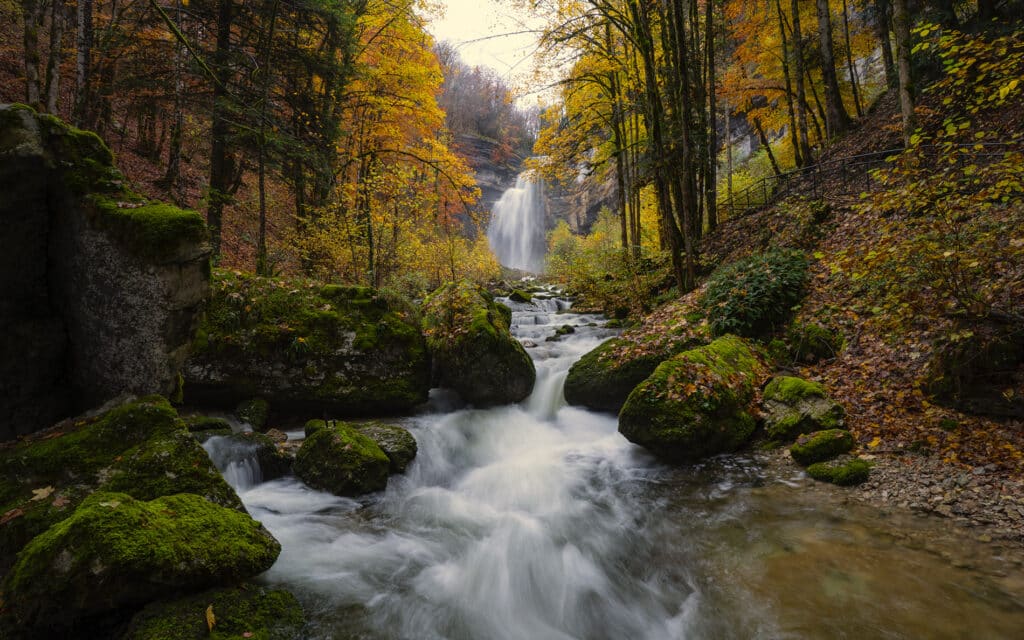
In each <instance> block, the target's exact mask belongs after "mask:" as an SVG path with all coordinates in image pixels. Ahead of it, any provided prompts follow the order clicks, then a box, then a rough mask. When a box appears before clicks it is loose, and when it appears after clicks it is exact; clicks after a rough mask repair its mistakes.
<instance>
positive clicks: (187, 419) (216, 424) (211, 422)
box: [181, 415, 231, 431]
mask: <svg viewBox="0 0 1024 640" xmlns="http://www.w3.org/2000/svg"><path fill="white" fill-rule="evenodd" d="M181 420H182V422H184V423H185V428H186V429H188V430H189V431H211V430H220V429H227V430H228V431H230V430H231V424H229V423H228V421H227V420H225V419H224V418H217V417H214V416H202V415H191V416H182V418H181Z"/></svg>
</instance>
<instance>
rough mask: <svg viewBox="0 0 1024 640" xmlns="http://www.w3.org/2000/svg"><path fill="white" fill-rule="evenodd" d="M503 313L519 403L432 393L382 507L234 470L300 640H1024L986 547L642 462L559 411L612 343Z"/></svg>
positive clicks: (611, 429) (742, 463)
mask: <svg viewBox="0 0 1024 640" xmlns="http://www.w3.org/2000/svg"><path fill="white" fill-rule="evenodd" d="M509 304H510V306H512V307H513V309H514V313H513V325H514V326H513V333H514V334H515V335H516V337H517V338H519V339H520V340H522V341H524V343H526V344H527V345H528V351H529V352H530V354H531V356H532V357H533V358H534V361H535V363H536V365H537V372H538V375H537V384H536V386H535V389H534V392H533V395H531V396H530V397H529V398H528V399H527V400H525V401H524V402H523V403H521V404H519V405H514V406H505V407H497V408H492V409H486V410H474V409H466V408H455V407H454V406H453V405H452V403H451V399H450V398H447V397H445V396H444V394H441V393H435V395H434V396H433V398H432V401H431V403H430V406H429V408H428V409H427V410H426V411H425V412H424V413H423V414H421V415H418V416H416V417H414V418H410V419H407V420H405V421H403V422H402V423H401V424H402V425H403V426H405V427H407V428H408V429H409V430H410V431H411V432H412V434H413V435H414V436H415V438H416V440H417V443H418V445H419V454H418V456H417V458H416V460H415V462H414V463H413V464H412V465H411V467H410V468H409V469H408V471H407V472H406V474H405V475H403V476H394V477H392V478H391V479H390V481H389V484H388V488H387V490H386V491H385V492H383V493H379V494H374V495H371V496H368V497H365V498H362V499H359V500H351V499H346V498H339V497H336V496H333V495H330V494H326V493H321V492H318V491H314V490H312V489H310V488H309V487H306V486H305V485H304V484H302V483H301V482H300V481H298V480H296V479H294V478H285V479H281V480H276V481H273V482H267V483H260V482H258V481H257V478H258V475H256V476H254V474H253V473H252V472H251V471H250V470H249V469H244V470H243V471H244V473H239V469H238V468H237V467H235V468H232V473H231V474H230V477H229V479H230V480H231V481H232V482H233V483H234V484H235V486H236V488H237V489H238V490H239V494H240V495H241V497H242V500H243V502H244V503H245V505H246V507H247V508H248V510H249V511H250V512H251V513H252V515H253V516H254V517H255V518H257V519H258V520H261V521H262V522H263V523H264V524H265V525H266V527H267V528H268V529H269V530H270V531H271V532H272V533H273V534H274V535H275V536H276V537H277V539H278V540H280V541H281V544H282V552H281V556H280V558H279V559H278V561H277V563H276V564H275V565H274V567H273V568H272V569H271V570H270V571H269V572H267V573H266V574H264V575H263V576H262V577H261V581H262V582H264V583H266V584H269V585H279V586H283V587H286V588H288V589H290V590H292V591H293V592H294V593H295V594H296V596H297V597H298V598H299V599H300V601H301V602H302V603H303V605H304V607H305V608H306V611H307V614H308V616H309V618H310V621H311V623H310V628H309V629H308V637H309V638H310V639H311V640H327V639H331V640H342V639H356V638H359V639H367V640H370V639H372V640H378V639H380V640H384V639H389V640H391V639H409V640H434V639H441V638H445V639H451V640H456V639H458V640H568V639H570V638H573V639H580V640H604V639H607V640H613V639H614V640H633V639H636V640H641V639H643V640H647V639H650V640H658V639H683V638H694V639H703V638H721V639H729V640H732V639H736V638H772V639H774V638H821V639H834V638H914V639H917V638H972V639H973V638H1017V637H1021V636H1020V634H1021V630H1022V629H1024V578H1022V576H1021V572H1020V567H1019V566H1013V565H1010V564H1009V563H1008V561H1007V560H1005V559H1002V558H1000V557H997V556H996V557H994V556H993V554H992V552H991V547H988V546H985V545H983V544H981V543H974V542H973V541H971V540H967V539H964V538H958V537H956V536H954V535H952V534H951V533H950V532H949V531H948V530H947V528H946V527H945V526H944V525H943V523H942V521H940V520H936V519H927V518H920V517H916V516H913V515H910V514H900V513H885V512H881V511H878V510H877V509H872V508H869V507H866V506H862V505H860V504H858V503H856V502H854V501H852V500H849V499H848V498H847V497H846V494H845V491H846V490H842V489H835V488H832V487H827V486H823V485H819V484H817V483H814V482H813V481H811V480H809V479H807V478H806V477H805V476H804V475H803V474H802V473H801V472H800V471H799V470H797V469H796V468H795V467H794V468H787V467H785V466H782V467H780V465H777V464H776V465H771V464H767V463H766V462H765V460H764V459H763V458H761V457H758V456H757V455H756V454H748V455H743V454H739V455H729V456H720V457H718V458H715V459H713V460H710V461H708V462H705V463H703V464H700V465H694V466H689V467H685V468H669V467H667V466H665V465H662V464H660V463H658V462H657V461H655V460H654V459H652V458H651V457H649V456H648V455H646V454H645V453H644V451H643V450H642V449H640V448H638V447H636V446H634V445H632V444H630V443H629V442H627V441H626V440H625V439H624V438H622V437H621V436H620V435H619V434H618V433H617V431H616V419H615V417H614V416H612V415H605V414H598V413H592V412H589V411H584V410H581V409H578V408H573V407H569V406H565V403H564V400H563V399H562V392H561V389H562V383H563V381H564V379H565V375H566V372H567V371H568V368H569V367H570V365H571V364H572V362H574V361H575V359H577V358H578V357H579V356H580V355H582V354H583V353H585V352H587V351H589V350H590V349H592V348H593V347H595V346H596V345H598V344H599V343H600V342H601V341H602V340H604V339H606V338H607V337H609V336H610V335H612V334H613V332H612V331H611V330H608V329H602V328H600V327H599V326H598V324H599V323H600V318H598V317H596V316H589V315H581V314H559V313H557V311H558V310H559V309H562V308H564V307H565V306H567V305H566V304H565V303H564V302H562V301H558V300H554V299H552V300H544V301H539V302H538V303H537V304H516V303H509ZM564 324H569V325H572V326H573V327H574V328H575V329H576V331H575V333H572V334H569V335H567V336H564V337H563V338H562V339H561V340H559V341H553V342H548V341H546V338H547V337H549V336H551V335H553V334H554V331H555V329H556V328H557V327H559V326H561V325H564ZM291 435H292V436H293V437H297V436H301V434H291Z"/></svg>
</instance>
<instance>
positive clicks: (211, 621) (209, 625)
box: [206, 604, 217, 632]
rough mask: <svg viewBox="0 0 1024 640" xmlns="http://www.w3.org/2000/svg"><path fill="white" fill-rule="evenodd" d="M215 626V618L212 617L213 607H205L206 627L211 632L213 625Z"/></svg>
mask: <svg viewBox="0 0 1024 640" xmlns="http://www.w3.org/2000/svg"><path fill="white" fill-rule="evenodd" d="M216 624H217V617H216V616H215V615H213V605H212V604H211V605H210V606H208V607H206V627H207V628H208V629H209V630H210V631H211V632H212V631H213V627H214V625H216Z"/></svg>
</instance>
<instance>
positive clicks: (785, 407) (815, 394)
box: [764, 376, 845, 440]
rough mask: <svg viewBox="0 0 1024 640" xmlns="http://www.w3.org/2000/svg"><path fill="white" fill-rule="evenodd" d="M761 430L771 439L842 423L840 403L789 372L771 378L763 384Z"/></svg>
mask: <svg viewBox="0 0 1024 640" xmlns="http://www.w3.org/2000/svg"><path fill="white" fill-rule="evenodd" d="M764 408H765V413H766V416H765V420H764V426H765V433H766V434H767V435H768V437H769V438H771V439H772V440H792V439H793V438H795V437H797V436H798V435H800V434H802V433H811V432H812V431H822V430H824V429H837V428H839V427H842V426H843V416H844V415H845V412H844V411H843V407H842V405H840V404H838V403H836V402H834V401H832V400H830V399H829V398H828V396H827V395H826V394H825V388H824V387H823V386H821V385H820V384H818V383H817V382H809V381H807V380H803V379H801V378H794V377H791V376H778V377H776V378H773V379H772V380H771V382H769V383H768V386H766V387H765V388H764Z"/></svg>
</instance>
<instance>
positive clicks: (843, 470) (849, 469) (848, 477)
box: [807, 458, 871, 487]
mask: <svg viewBox="0 0 1024 640" xmlns="http://www.w3.org/2000/svg"><path fill="white" fill-rule="evenodd" d="M870 474H871V464H870V463H869V462H868V461H867V460H861V459H859V458H852V459H849V460H831V461H828V462H816V463H814V464H812V465H810V466H808V467H807V475H809V476H811V477H812V478H814V479H815V480H818V481H821V482H831V483H832V484H835V485H839V486H841V487H848V486H852V485H856V484H860V483H862V482H864V481H865V480H867V479H868V476H869V475H870Z"/></svg>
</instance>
